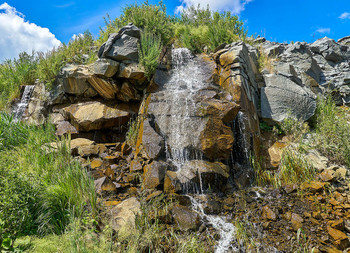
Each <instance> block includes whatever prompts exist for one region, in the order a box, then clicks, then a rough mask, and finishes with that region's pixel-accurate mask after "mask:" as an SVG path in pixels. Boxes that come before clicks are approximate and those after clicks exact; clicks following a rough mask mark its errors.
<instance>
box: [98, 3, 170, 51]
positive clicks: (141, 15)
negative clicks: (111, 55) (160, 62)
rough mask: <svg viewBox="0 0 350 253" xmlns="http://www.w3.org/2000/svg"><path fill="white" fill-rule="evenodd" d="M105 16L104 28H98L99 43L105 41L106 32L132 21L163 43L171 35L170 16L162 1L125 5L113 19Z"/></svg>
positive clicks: (165, 42) (166, 42)
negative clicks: (118, 15)
mask: <svg viewBox="0 0 350 253" xmlns="http://www.w3.org/2000/svg"><path fill="white" fill-rule="evenodd" d="M107 17H108V18H107V19H105V23H106V28H105V30H103V29H101V30H100V39H99V42H100V44H101V43H103V42H105V41H106V39H107V38H108V34H110V33H112V32H118V30H119V29H120V28H122V27H123V26H125V25H127V24H128V23H133V24H134V25H135V26H137V27H139V28H140V29H142V30H147V31H148V32H150V33H152V34H154V35H155V36H158V37H159V38H160V39H161V41H162V43H163V44H164V45H167V44H168V43H169V42H170V39H171V38H172V36H173V28H172V23H171V17H170V16H168V15H167V14H166V7H165V5H164V4H163V3H162V2H160V3H159V4H158V5H152V4H149V3H148V1H145V2H144V3H143V4H141V5H138V4H132V5H127V6H126V7H125V8H124V9H123V14H122V15H121V16H120V17H118V18H116V19H115V20H113V21H112V20H111V19H110V17H109V16H107Z"/></svg>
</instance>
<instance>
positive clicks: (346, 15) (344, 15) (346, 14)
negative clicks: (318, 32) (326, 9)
mask: <svg viewBox="0 0 350 253" xmlns="http://www.w3.org/2000/svg"><path fill="white" fill-rule="evenodd" d="M339 18H340V19H350V12H344V13H342V14H341V15H340V16H339Z"/></svg>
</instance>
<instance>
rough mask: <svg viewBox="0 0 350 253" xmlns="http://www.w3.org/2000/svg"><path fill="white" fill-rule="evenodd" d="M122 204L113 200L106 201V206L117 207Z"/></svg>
mask: <svg viewBox="0 0 350 253" xmlns="http://www.w3.org/2000/svg"><path fill="white" fill-rule="evenodd" d="M119 203H120V201H115V200H112V201H106V202H105V205H106V206H116V205H118V204H119Z"/></svg>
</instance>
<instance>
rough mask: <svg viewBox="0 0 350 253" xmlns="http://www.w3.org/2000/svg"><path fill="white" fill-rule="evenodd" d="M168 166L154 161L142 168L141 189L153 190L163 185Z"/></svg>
mask: <svg viewBox="0 0 350 253" xmlns="http://www.w3.org/2000/svg"><path fill="white" fill-rule="evenodd" d="M167 167H168V165H167V164H166V163H164V162H158V161H154V162H152V163H151V164H148V165H146V166H145V167H144V173H143V188H144V189H155V188H157V187H158V186H160V185H161V184H163V183H164V177H165V173H166V170H167Z"/></svg>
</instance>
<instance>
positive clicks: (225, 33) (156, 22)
mask: <svg viewBox="0 0 350 253" xmlns="http://www.w3.org/2000/svg"><path fill="white" fill-rule="evenodd" d="M130 22H131V23H133V24H134V25H136V26H137V27H139V28H141V29H142V30H144V31H148V32H151V33H152V34H154V35H155V36H158V37H160V39H161V41H162V44H163V45H168V44H170V43H174V44H175V45H177V46H180V47H187V48H189V49H190V50H192V51H193V52H196V53H199V52H202V51H203V50H204V47H205V46H207V47H208V49H209V50H211V51H213V50H215V48H216V47H217V46H219V45H221V44H223V43H232V42H233V41H237V40H238V39H241V40H244V39H245V38H246V35H247V31H246V29H245V28H244V26H243V22H241V21H239V20H238V16H236V15H232V14H231V12H223V13H220V12H213V11H211V10H210V9H209V7H207V8H206V9H204V8H201V6H200V5H198V6H197V7H194V6H191V7H189V8H187V9H185V10H183V12H182V13H181V15H180V17H177V18H176V17H172V16H169V15H167V14H166V7H165V5H164V4H163V3H162V2H160V3H159V4H158V5H151V4H149V3H148V1H145V2H144V3H143V4H142V5H138V4H133V5H128V6H127V7H126V8H124V10H123V14H122V15H121V16H120V17H118V18H116V19H115V20H112V19H111V18H110V16H108V15H107V18H105V24H106V28H105V29H104V30H103V29H101V30H100V38H99V39H98V45H101V44H102V43H103V42H104V41H106V40H107V38H108V35H109V34H110V33H112V32H117V31H118V30H119V29H120V28H121V27H122V26H124V25H127V24H128V23H130Z"/></svg>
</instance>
